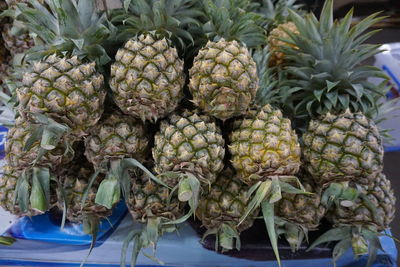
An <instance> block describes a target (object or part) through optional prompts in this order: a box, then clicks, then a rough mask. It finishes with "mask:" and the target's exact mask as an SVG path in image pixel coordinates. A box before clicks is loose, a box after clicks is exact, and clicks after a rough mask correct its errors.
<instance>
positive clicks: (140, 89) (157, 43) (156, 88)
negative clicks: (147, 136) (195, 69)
mask: <svg viewBox="0 0 400 267" xmlns="http://www.w3.org/2000/svg"><path fill="white" fill-rule="evenodd" d="M115 60H116V62H115V63H113V65H112V66H111V80H110V87H111V89H112V90H113V92H114V94H113V97H114V101H115V103H116V104H117V105H118V107H119V108H120V109H121V110H122V111H123V112H124V113H125V114H129V115H132V116H134V117H136V118H140V119H142V120H143V121H144V120H149V121H156V120H157V119H159V118H163V117H165V116H166V115H168V114H169V113H171V112H172V111H174V110H175V108H176V107H177V106H178V103H179V102H180V100H181V99H182V98H183V91H182V88H183V85H184V83H185V74H184V72H183V60H181V59H180V58H179V56H178V53H177V50H176V49H175V48H174V47H172V46H171V44H170V41H168V40H167V39H165V38H162V37H160V36H157V35H156V34H152V33H148V34H142V35H140V36H139V37H137V38H135V39H130V40H129V41H128V42H127V43H126V44H125V46H124V48H120V49H119V50H118V52H117V55H116V56H115Z"/></svg>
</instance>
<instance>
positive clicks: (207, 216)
mask: <svg viewBox="0 0 400 267" xmlns="http://www.w3.org/2000/svg"><path fill="white" fill-rule="evenodd" d="M247 191H248V186H246V185H245V184H244V183H243V182H241V181H240V180H239V179H237V178H236V177H235V175H234V172H233V171H232V170H231V169H225V170H224V171H223V172H222V173H221V174H220V175H219V176H218V178H217V180H216V181H215V183H213V184H212V186H211V190H210V192H208V193H207V194H205V195H204V196H202V197H201V199H200V201H199V208H198V209H197V212H196V216H197V218H199V219H200V220H201V223H202V225H203V226H204V227H205V228H207V232H206V233H205V234H204V237H203V239H204V238H205V237H206V236H208V235H209V234H215V235H217V238H216V245H215V248H216V249H218V247H220V246H221V247H222V248H223V250H224V251H225V250H231V249H233V248H236V249H238V250H240V237H239V234H240V233H241V232H243V231H244V230H246V229H248V228H250V227H251V226H252V225H253V222H254V220H255V217H256V216H257V214H258V211H259V210H258V209H257V210H255V211H254V212H253V213H252V214H251V216H249V217H247V218H246V220H245V221H244V222H243V223H242V224H240V225H239V226H237V224H238V223H239V220H240V218H241V217H242V216H243V214H244V212H245V209H246V206H247V204H248V201H249V197H248V195H247ZM228 232H231V233H235V236H230V235H229V234H227V233H228ZM234 239H237V241H236V243H234ZM234 244H236V245H234Z"/></svg>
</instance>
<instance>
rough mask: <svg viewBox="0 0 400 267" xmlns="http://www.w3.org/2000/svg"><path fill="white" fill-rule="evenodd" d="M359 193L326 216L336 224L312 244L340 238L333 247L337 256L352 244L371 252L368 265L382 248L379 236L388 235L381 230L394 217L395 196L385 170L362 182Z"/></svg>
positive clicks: (359, 251)
mask: <svg viewBox="0 0 400 267" xmlns="http://www.w3.org/2000/svg"><path fill="white" fill-rule="evenodd" d="M360 196H361V197H360V198H357V199H356V200H355V201H353V202H351V203H348V202H345V201H343V202H341V203H340V204H341V205H339V206H336V207H335V208H334V209H331V210H330V211H329V213H328V215H327V218H328V220H330V221H331V222H332V224H333V225H334V228H333V229H331V230H329V231H328V232H326V233H324V234H323V235H322V236H320V237H319V238H318V239H317V240H315V242H314V243H313V244H312V246H311V248H313V247H315V246H317V245H319V244H321V243H325V242H330V241H340V242H338V243H337V244H336V246H335V248H334V249H335V250H336V251H339V253H338V254H337V255H335V259H337V258H339V257H340V256H341V255H342V254H343V253H344V252H345V251H347V249H348V248H350V247H352V249H353V252H354V254H355V255H356V256H359V255H364V254H369V256H368V257H369V258H368V263H367V266H372V264H373V263H374V262H375V258H376V254H377V251H378V250H379V249H381V244H380V241H379V239H378V237H379V236H381V235H386V234H380V232H381V231H384V230H385V229H387V228H389V224H390V223H391V222H392V221H393V219H394V213H395V202H396V198H395V196H394V192H393V189H392V188H391V186H390V181H389V180H388V179H387V178H386V176H385V175H384V174H383V173H379V174H377V175H376V177H375V179H374V182H373V183H371V184H370V185H363V186H361V189H360Z"/></svg>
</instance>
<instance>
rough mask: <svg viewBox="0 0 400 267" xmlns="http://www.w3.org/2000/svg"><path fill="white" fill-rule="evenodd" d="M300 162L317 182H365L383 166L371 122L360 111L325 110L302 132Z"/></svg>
mask: <svg viewBox="0 0 400 267" xmlns="http://www.w3.org/2000/svg"><path fill="white" fill-rule="evenodd" d="M303 141H304V149H303V152H304V161H305V162H304V164H305V167H306V168H307V170H308V172H309V173H310V174H311V175H312V176H313V177H314V179H315V181H316V182H317V183H318V184H320V185H323V184H327V183H330V182H333V181H339V182H340V181H349V180H353V181H354V182H356V183H361V184H368V183H370V180H371V179H372V180H373V179H374V178H375V177H376V175H377V174H378V173H380V172H381V171H382V168H383V146H382V140H381V137H380V135H379V131H378V128H377V127H376V125H375V123H374V122H373V121H372V120H370V119H368V118H367V117H366V116H365V115H363V114H362V113H352V112H350V110H347V111H346V112H344V113H341V114H338V115H334V114H330V113H328V114H326V115H325V116H322V117H320V118H319V119H317V120H312V121H311V122H310V123H309V126H308V128H307V130H306V132H305V133H304V135H303Z"/></svg>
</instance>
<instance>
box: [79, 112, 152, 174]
mask: <svg viewBox="0 0 400 267" xmlns="http://www.w3.org/2000/svg"><path fill="white" fill-rule="evenodd" d="M148 142H149V136H148V135H147V132H146V128H145V126H144V125H143V123H142V122H141V121H139V120H137V119H134V118H132V117H130V116H127V115H123V114H121V113H119V112H113V113H112V114H111V115H108V116H106V117H105V118H104V119H103V120H101V121H100V122H99V123H98V124H97V125H96V126H94V127H93V128H92V129H91V131H90V135H89V136H88V137H87V138H86V139H85V148H86V150H85V155H86V157H87V159H88V160H89V161H90V162H91V163H92V164H93V165H94V166H95V168H96V169H98V168H100V169H102V166H101V165H102V164H103V163H105V162H107V161H110V160H116V159H122V158H136V159H138V160H141V159H144V157H145V154H146V152H147V149H148Z"/></svg>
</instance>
